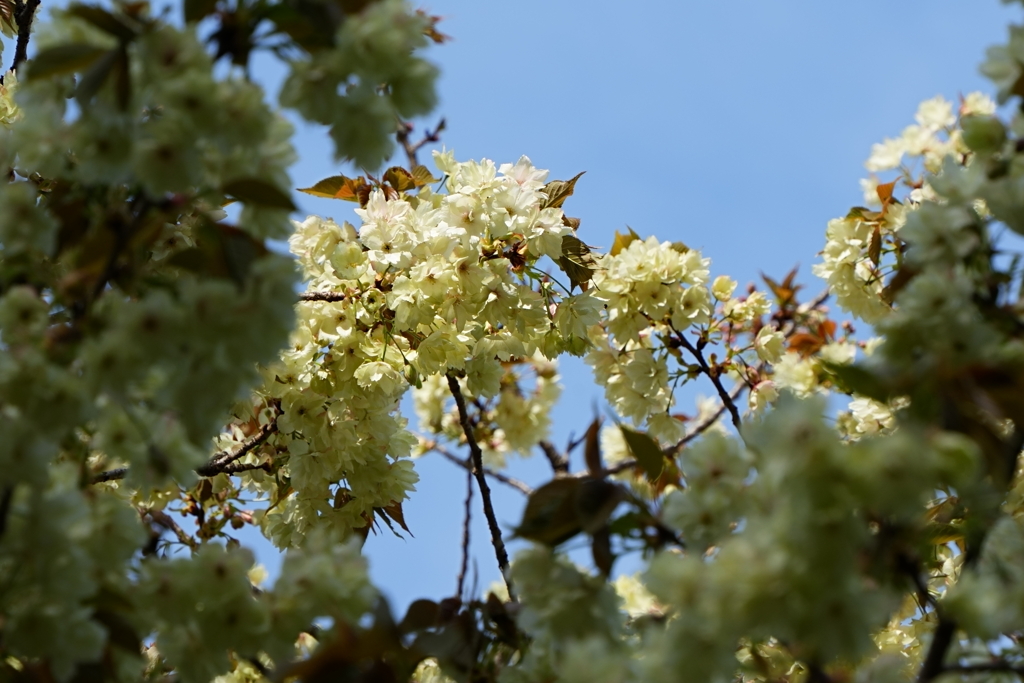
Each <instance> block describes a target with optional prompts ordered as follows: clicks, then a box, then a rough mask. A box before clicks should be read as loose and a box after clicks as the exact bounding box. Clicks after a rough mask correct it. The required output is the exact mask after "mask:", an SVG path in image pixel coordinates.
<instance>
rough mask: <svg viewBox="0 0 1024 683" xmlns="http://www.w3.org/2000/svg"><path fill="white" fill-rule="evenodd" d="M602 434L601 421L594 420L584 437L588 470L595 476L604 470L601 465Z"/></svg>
mask: <svg viewBox="0 0 1024 683" xmlns="http://www.w3.org/2000/svg"><path fill="white" fill-rule="evenodd" d="M600 432H601V420H600V419H599V418H594V421H593V422H591V423H590V426H589V427H588V428H587V433H586V434H585V435H584V437H583V459H584V461H585V462H586V463H587V470H589V471H590V473H591V474H593V475H597V474H599V473H600V472H601V470H602V469H604V467H603V466H602V465H601V442H600V438H599V436H600Z"/></svg>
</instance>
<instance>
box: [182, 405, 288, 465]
mask: <svg viewBox="0 0 1024 683" xmlns="http://www.w3.org/2000/svg"><path fill="white" fill-rule="evenodd" d="M276 431H277V418H276V416H275V418H274V419H273V420H271V421H270V422H268V423H267V424H265V425H263V426H261V427H260V428H259V430H257V431H256V433H255V434H253V435H252V436H250V437H249V438H248V439H246V440H245V441H244V442H242V446H241V448H239V449H238V450H237V451H235V452H234V453H230V452H227V451H225V452H222V453H218V454H217V455H215V456H213V458H211V459H210V462H208V463H206V464H205V465H202V466H201V467H197V468H196V472H197V473H198V474H199V475H200V476H203V477H212V476H214V475H216V474H220V473H221V472H223V471H224V468H225V467H227V466H228V465H230V464H231V463H233V462H235V461H236V460H238V459H239V458H243V457H245V456H246V455H248V454H249V453H251V452H252V451H253V450H254V449H255V448H256V447H257V446H259V445H260V444H262V443H263V442H264V441H266V440H267V439H269V438H270V435H271V434H273V433H274V432H276Z"/></svg>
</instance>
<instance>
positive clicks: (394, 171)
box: [384, 166, 416, 192]
mask: <svg viewBox="0 0 1024 683" xmlns="http://www.w3.org/2000/svg"><path fill="white" fill-rule="evenodd" d="M384 182H386V183H387V184H388V185H390V186H391V187H393V188H395V190H397V191H398V192H408V191H409V190H415V189H416V180H415V178H413V176H412V173H409V172H408V171H406V170H405V169H404V168H402V167H401V166H392V167H391V168H389V169H388V170H386V171H384Z"/></svg>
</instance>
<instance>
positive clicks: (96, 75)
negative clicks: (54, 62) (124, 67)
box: [75, 48, 120, 106]
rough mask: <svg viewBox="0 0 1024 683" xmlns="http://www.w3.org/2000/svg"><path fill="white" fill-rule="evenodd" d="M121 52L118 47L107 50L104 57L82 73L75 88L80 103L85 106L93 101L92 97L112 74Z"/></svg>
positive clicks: (76, 97)
mask: <svg viewBox="0 0 1024 683" xmlns="http://www.w3.org/2000/svg"><path fill="white" fill-rule="evenodd" d="M119 52H120V50H118V49H117V48H114V49H112V50H107V52H106V53H104V54H103V56H102V57H100V58H99V59H98V60H96V62H95V63H94V64H93V65H92V66H91V67H89V70H88V71H86V72H85V73H84V74H82V78H81V79H80V80H79V81H78V87H77V88H75V99H76V100H78V103H79V104H80V105H83V106H84V105H86V104H88V103H89V102H91V101H92V98H93V97H94V96H95V95H96V93H97V92H99V90H100V88H102V87H103V84H104V83H105V82H106V80H107V78H108V77H109V76H110V72H111V71H113V70H114V65H115V64H116V63H117V57H118V53H119Z"/></svg>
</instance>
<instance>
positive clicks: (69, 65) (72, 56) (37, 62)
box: [28, 43, 109, 78]
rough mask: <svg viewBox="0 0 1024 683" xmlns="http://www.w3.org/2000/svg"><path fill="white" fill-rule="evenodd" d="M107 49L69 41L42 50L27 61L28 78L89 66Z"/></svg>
mask: <svg viewBox="0 0 1024 683" xmlns="http://www.w3.org/2000/svg"><path fill="white" fill-rule="evenodd" d="M108 52H109V50H105V49H103V48H101V47H96V46H95V45H88V44H86V43H69V44H67V45H57V46H55V47H50V48H47V49H45V50H42V51H41V52H40V53H39V54H37V55H36V56H35V57H34V58H33V59H32V61H31V62H29V68H28V77H29V78H49V77H50V76H56V75H58V74H67V73H73V72H76V71H81V70H82V69H86V68H88V67H89V66H91V65H92V64H93V63H94V62H95V61H96V60H97V59H99V58H100V57H101V56H103V55H104V54H107V53H108Z"/></svg>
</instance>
